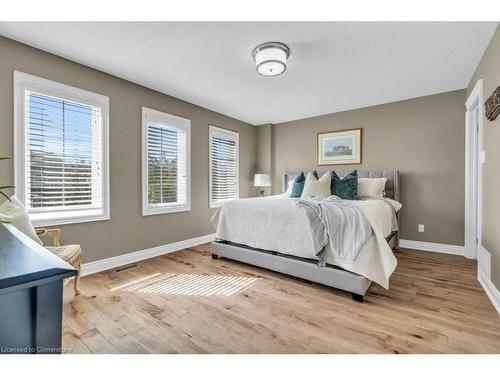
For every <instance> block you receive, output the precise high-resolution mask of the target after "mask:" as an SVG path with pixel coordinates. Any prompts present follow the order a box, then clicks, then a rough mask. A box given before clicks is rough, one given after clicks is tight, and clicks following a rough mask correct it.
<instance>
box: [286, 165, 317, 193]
mask: <svg viewBox="0 0 500 375" xmlns="http://www.w3.org/2000/svg"><path fill="white" fill-rule="evenodd" d="M312 174H313V175H314V177H316V178H319V176H318V172H316V171H313V173H312ZM305 183H306V176H304V172H300V174H299V175H298V177H296V178H295V181H294V182H293V187H292V194H291V195H290V198H300V197H301V196H302V191H304V185H305Z"/></svg>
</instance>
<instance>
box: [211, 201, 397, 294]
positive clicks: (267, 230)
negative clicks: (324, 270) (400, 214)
mask: <svg viewBox="0 0 500 375" xmlns="http://www.w3.org/2000/svg"><path fill="white" fill-rule="evenodd" d="M386 200H387V201H388V202H389V203H391V205H392V206H393V207H394V208H395V209H396V210H399V209H400V208H401V204H400V203H399V202H396V201H393V200H391V199H388V198H386ZM297 201H298V199H294V198H289V197H285V196H282V195H279V196H272V197H266V198H246V199H237V200H234V201H230V202H228V203H226V204H225V205H223V206H222V207H220V208H218V209H217V211H216V213H215V215H214V217H213V222H214V224H215V226H216V228H217V231H216V238H217V239H219V240H225V241H231V242H234V243H238V244H243V245H247V246H251V247H255V248H258V249H265V250H271V251H276V252H279V253H282V254H288V255H294V256H297V257H302V258H309V259H317V257H316V255H315V254H314V251H313V246H312V244H313V240H312V238H311V232H310V229H309V224H308V221H307V217H306V213H305V211H304V209H303V208H301V207H299V206H298V205H297ZM354 202H356V204H357V205H359V207H360V208H361V210H362V211H363V213H364V214H365V216H366V218H367V220H368V222H369V223H370V225H371V227H372V229H373V235H372V236H371V238H370V239H369V240H368V242H366V244H365V245H364V246H363V247H362V249H361V251H360V252H359V254H358V256H357V258H356V260H355V261H354V262H342V261H341V260H339V259H335V257H334V255H333V253H332V252H331V251H327V254H328V255H327V257H326V263H328V264H332V265H336V266H339V267H342V268H344V269H346V270H348V271H351V272H355V273H357V274H359V275H362V276H365V277H366V278H367V279H369V280H372V281H374V282H376V283H378V284H380V285H382V286H383V287H384V288H386V289H387V288H388V287H389V277H390V276H391V274H392V273H393V272H394V269H395V268H396V258H395V256H394V254H393V253H392V250H391V249H390V248H389V246H388V245H387V242H386V240H385V238H386V237H387V236H388V235H389V234H390V233H391V231H392V224H393V221H392V219H393V211H392V209H391V206H390V205H388V204H386V203H385V202H383V201H382V200H359V201H354ZM328 250H329V249H328Z"/></svg>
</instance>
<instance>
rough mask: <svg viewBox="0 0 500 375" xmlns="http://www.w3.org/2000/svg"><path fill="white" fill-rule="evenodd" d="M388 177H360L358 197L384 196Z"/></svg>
mask: <svg viewBox="0 0 500 375" xmlns="http://www.w3.org/2000/svg"><path fill="white" fill-rule="evenodd" d="M386 182H387V177H381V178H358V197H374V198H383V197H384V191H385V183H386Z"/></svg>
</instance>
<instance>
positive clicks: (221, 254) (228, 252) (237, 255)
mask: <svg viewBox="0 0 500 375" xmlns="http://www.w3.org/2000/svg"><path fill="white" fill-rule="evenodd" d="M210 249H211V253H212V259H219V258H227V259H233V260H237V261H240V262H243V263H247V264H251V265H254V266H257V267H262V268H265V269H268V270H271V271H276V272H280V273H283V274H286V275H290V276H295V277H298V278H300V279H304V280H308V281H312V282H315V283H318V284H322V285H327V286H330V287H333V288H337V289H341V290H345V291H346V292H351V293H352V299H353V300H355V301H357V302H363V296H364V295H365V294H366V291H367V290H368V288H369V287H370V284H371V281H370V280H368V279H367V278H366V277H364V276H361V275H358V274H355V273H353V272H349V271H346V270H344V269H341V268H337V267H319V268H318V266H317V265H316V263H311V262H306V261H304V260H300V259H299V258H295V257H289V256H283V255H280V254H276V253H271V252H267V251H259V250H257V249H251V248H248V247H243V246H238V245H236V244H232V243H226V242H217V241H214V242H211V243H210Z"/></svg>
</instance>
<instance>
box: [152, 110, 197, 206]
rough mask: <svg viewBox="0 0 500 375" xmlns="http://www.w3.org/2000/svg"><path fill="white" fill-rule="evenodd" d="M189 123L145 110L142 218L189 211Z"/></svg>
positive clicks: (182, 119)
mask: <svg viewBox="0 0 500 375" xmlns="http://www.w3.org/2000/svg"><path fill="white" fill-rule="evenodd" d="M189 137H190V121H189V120H187V119H184V118H181V117H177V116H173V115H169V114H167V113H162V112H158V111H155V110H152V109H149V108H143V148H144V149H143V215H151V214H160V213H168V212H178V211H187V210H189V209H190V186H189V177H190V176H189V174H190V173H189V155H190V152H189V146H190V139H189Z"/></svg>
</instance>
